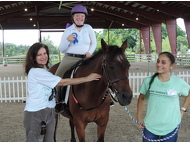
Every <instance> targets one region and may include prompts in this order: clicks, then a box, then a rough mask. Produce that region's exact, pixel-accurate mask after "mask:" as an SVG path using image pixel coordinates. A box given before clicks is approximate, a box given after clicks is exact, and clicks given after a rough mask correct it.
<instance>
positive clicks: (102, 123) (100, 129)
mask: <svg viewBox="0 0 190 143" xmlns="http://www.w3.org/2000/svg"><path fill="white" fill-rule="evenodd" d="M108 120H109V113H108V115H106V116H105V117H103V118H102V119H100V120H98V122H96V124H97V133H98V140H97V141H98V142H104V136H105V132H106V127H107V124H108Z"/></svg>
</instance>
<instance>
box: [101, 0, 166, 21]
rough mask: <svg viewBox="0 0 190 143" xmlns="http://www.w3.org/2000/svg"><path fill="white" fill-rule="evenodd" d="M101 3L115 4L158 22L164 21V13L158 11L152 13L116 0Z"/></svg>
mask: <svg viewBox="0 0 190 143" xmlns="http://www.w3.org/2000/svg"><path fill="white" fill-rule="evenodd" d="M99 3H103V4H106V5H113V6H115V7H117V8H121V9H124V10H127V11H130V12H133V13H136V14H137V15H141V16H142V17H145V18H148V19H150V20H153V21H156V22H158V23H162V22H163V21H164V17H163V16H162V15H159V14H156V13H151V12H148V11H145V10H143V9H139V8H134V7H130V6H128V5H124V3H120V2H118V1H116V2H110V1H109V2H108V1H100V2H99Z"/></svg>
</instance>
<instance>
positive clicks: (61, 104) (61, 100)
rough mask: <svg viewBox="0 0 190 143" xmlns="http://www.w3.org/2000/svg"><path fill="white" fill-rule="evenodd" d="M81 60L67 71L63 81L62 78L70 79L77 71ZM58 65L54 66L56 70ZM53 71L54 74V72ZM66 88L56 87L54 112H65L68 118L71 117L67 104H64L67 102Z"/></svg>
mask: <svg viewBox="0 0 190 143" xmlns="http://www.w3.org/2000/svg"><path fill="white" fill-rule="evenodd" d="M82 62H83V60H79V61H78V62H77V63H75V64H74V65H73V66H72V67H71V68H70V69H68V70H67V71H66V72H65V73H64V75H63V79H64V78H70V77H71V74H72V73H75V72H76V70H77V69H78V67H79V66H80V65H81V64H82ZM58 66H59V64H58V65H57V66H56V70H57V68H58ZM56 70H55V69H54V73H55V71H56ZM50 72H51V71H50ZM67 88H68V86H59V87H58V94H57V95H58V98H57V99H58V101H57V104H56V107H55V108H56V111H57V112H58V113H59V112H60V111H63V112H64V111H66V114H67V115H68V116H70V117H72V115H71V114H70V111H69V104H66V102H67V101H65V96H66V92H67Z"/></svg>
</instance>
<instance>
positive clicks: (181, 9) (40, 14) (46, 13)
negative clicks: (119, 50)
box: [0, 1, 190, 53]
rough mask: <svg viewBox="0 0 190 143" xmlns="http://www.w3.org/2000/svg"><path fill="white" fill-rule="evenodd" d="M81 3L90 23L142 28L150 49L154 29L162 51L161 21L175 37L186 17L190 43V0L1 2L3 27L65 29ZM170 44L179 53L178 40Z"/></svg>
mask: <svg viewBox="0 0 190 143" xmlns="http://www.w3.org/2000/svg"><path fill="white" fill-rule="evenodd" d="M77 4H82V5H84V6H86V8H87V9H88V12H89V15H88V17H87V21H86V23H88V24H90V25H91V26H92V27H93V28H94V29H123V28H125V29H126V28H135V29H139V30H140V31H141V33H142V39H143V40H144V45H145V48H146V49H147V50H146V52H148V48H149V46H150V44H149V42H148V43H147V42H146V41H147V40H148V41H150V39H149V38H150V36H149V34H150V28H152V29H153V32H154V36H155V38H156V41H155V42H156V46H157V49H158V51H157V52H159V51H160V49H161V45H160V42H161V41H160V39H161V38H160V37H161V24H162V23H165V24H166V27H167V29H168V35H169V39H173V38H174V37H175V36H176V34H175V33H176V30H175V29H176V19H177V18H183V19H184V21H185V26H186V32H187V36H188V41H189V43H190V38H189V37H190V1H0V29H2V30H8V29H14V30H15V29H39V30H41V29H54V30H55V29H65V26H66V23H68V22H69V23H71V14H70V11H71V9H72V7H73V6H75V5H77ZM174 39H175V38H174ZM170 45H171V48H172V49H173V50H172V53H176V51H175V49H176V40H170Z"/></svg>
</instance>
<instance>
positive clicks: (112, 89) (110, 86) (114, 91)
mask: <svg viewBox="0 0 190 143" xmlns="http://www.w3.org/2000/svg"><path fill="white" fill-rule="evenodd" d="M106 58H107V55H106V54H104V56H103V61H102V69H103V73H104V74H105V77H106V79H107V83H108V84H107V89H108V92H109V93H110V95H111V97H112V99H113V100H114V101H116V102H118V101H117V100H116V99H115V97H116V94H117V93H118V90H117V89H116V88H115V87H114V85H113V84H114V83H116V82H118V81H120V80H124V79H127V80H129V78H128V77H121V78H116V79H113V80H111V79H110V78H109V77H108V75H107V70H106V67H107V64H106Z"/></svg>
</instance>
